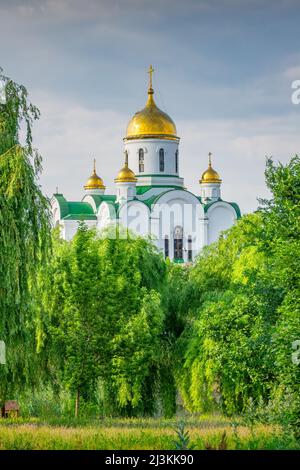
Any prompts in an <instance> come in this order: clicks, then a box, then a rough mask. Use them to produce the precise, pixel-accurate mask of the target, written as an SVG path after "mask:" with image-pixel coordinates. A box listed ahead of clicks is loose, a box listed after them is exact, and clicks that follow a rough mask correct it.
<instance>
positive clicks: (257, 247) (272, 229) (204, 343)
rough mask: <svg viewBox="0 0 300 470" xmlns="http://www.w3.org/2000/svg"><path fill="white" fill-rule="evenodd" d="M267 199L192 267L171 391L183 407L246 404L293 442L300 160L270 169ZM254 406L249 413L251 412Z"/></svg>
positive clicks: (230, 409)
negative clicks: (281, 426) (287, 429)
mask: <svg viewBox="0 0 300 470" xmlns="http://www.w3.org/2000/svg"><path fill="white" fill-rule="evenodd" d="M266 183H267V186H268V188H269V189H270V191H271V193H272V198H271V199H270V200H265V201H261V207H260V210H259V211H258V212H257V213H255V214H252V215H249V216H245V217H243V218H242V219H241V220H240V221H239V222H238V223H237V224H236V225H235V226H234V227H232V228H231V229H229V230H228V231H227V232H225V233H224V234H223V235H222V236H221V237H220V239H219V240H218V241H217V242H216V243H215V244H213V245H211V246H209V247H208V248H206V249H205V250H204V251H203V253H202V255H201V256H200V257H199V259H198V261H197V263H196V265H195V266H194V267H193V268H192V270H191V273H190V275H189V278H188V282H189V283H190V284H191V285H192V287H191V288H190V292H194V294H193V295H191V296H190V298H189V302H187V304H186V310H187V314H188V318H189V319H190V322H189V324H188V325H187V326H186V327H185V329H184V331H183V334H182V335H181V336H180V338H179V345H181V350H182V352H183V354H182V355H183V357H184V359H183V361H182V362H181V364H180V365H179V369H178V370H179V373H178V383H179V386H180V389H181V392H182V395H183V397H184V400H185V403H186V406H187V407H188V408H189V409H191V410H193V411H194V410H197V411H199V410H203V409H207V408H209V407H214V406H216V402H218V404H219V406H221V407H222V409H223V410H224V411H225V412H226V413H229V414H232V413H240V412H244V411H246V410H247V409H248V408H249V404H250V403H252V405H254V407H255V408H256V410H259V409H261V408H262V406H261V405H262V404H263V409H264V411H266V410H268V413H269V417H270V416H274V415H275V417H276V419H277V420H279V421H281V422H285V423H289V424H290V425H291V426H292V428H293V430H294V432H295V434H296V435H297V437H299V436H300V431H299V429H300V420H299V416H300V408H299V392H300V388H299V384H300V366H299V361H298V362H297V361H293V360H292V355H293V353H295V351H294V350H293V345H295V344H296V343H298V340H299V339H300V320H299V299H300V283H299V280H300V276H299V265H300V209H299V208H300V205H299V201H300V159H299V157H298V156H295V157H293V158H292V159H291V161H290V162H289V163H288V164H287V165H282V164H278V165H275V164H274V163H273V161H272V160H271V159H268V160H267V165H266ZM252 405H251V406H252Z"/></svg>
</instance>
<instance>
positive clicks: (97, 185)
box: [84, 159, 105, 189]
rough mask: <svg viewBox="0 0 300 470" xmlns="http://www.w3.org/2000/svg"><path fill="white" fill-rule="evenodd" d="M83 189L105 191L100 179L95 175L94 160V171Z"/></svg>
mask: <svg viewBox="0 0 300 470" xmlns="http://www.w3.org/2000/svg"><path fill="white" fill-rule="evenodd" d="M84 189H105V186H104V183H103V180H102V178H100V176H98V175H97V173H96V160H95V159H94V171H93V174H92V175H91V176H90V177H89V179H88V180H87V183H86V185H85V186H84Z"/></svg>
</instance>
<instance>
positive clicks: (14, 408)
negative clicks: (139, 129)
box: [1, 400, 20, 418]
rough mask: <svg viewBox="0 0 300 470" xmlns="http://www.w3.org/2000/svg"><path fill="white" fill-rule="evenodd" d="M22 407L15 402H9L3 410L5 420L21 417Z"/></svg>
mask: <svg viewBox="0 0 300 470" xmlns="http://www.w3.org/2000/svg"><path fill="white" fill-rule="evenodd" d="M19 412H20V406H19V404H18V402H17V401H15V400H7V401H6V402H5V403H4V405H3V406H2V409H1V415H2V417H3V418H17V417H18V416H19Z"/></svg>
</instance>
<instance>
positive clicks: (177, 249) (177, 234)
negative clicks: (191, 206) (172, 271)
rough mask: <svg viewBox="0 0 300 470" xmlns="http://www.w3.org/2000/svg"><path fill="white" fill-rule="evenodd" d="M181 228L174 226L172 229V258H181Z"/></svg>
mask: <svg viewBox="0 0 300 470" xmlns="http://www.w3.org/2000/svg"><path fill="white" fill-rule="evenodd" d="M182 236H183V230H182V227H175V230H174V259H180V260H181V259H183V239H182Z"/></svg>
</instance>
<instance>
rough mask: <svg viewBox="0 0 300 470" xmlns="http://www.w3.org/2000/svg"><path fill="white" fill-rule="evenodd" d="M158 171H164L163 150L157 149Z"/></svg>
mask: <svg viewBox="0 0 300 470" xmlns="http://www.w3.org/2000/svg"><path fill="white" fill-rule="evenodd" d="M159 171H165V151H164V149H159Z"/></svg>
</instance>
